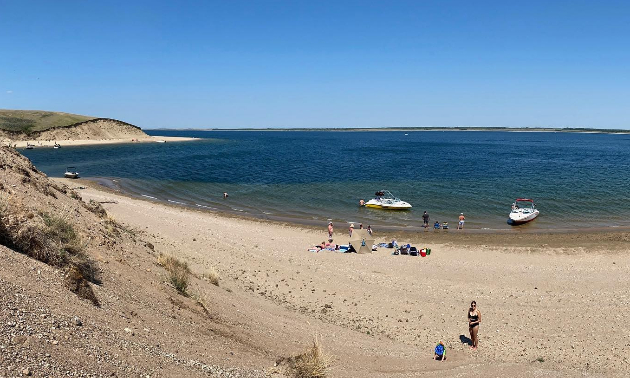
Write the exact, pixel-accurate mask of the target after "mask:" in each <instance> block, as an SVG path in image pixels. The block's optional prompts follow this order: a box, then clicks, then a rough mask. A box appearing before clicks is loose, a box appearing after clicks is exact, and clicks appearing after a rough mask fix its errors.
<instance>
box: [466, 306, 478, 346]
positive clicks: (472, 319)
mask: <svg viewBox="0 0 630 378" xmlns="http://www.w3.org/2000/svg"><path fill="white" fill-rule="evenodd" d="M479 323H481V311H479V310H478V309H477V302H476V301H472V302H471V303H470V308H469V309H468V332H470V340H471V343H472V345H471V346H470V347H471V348H473V349H477V346H478V345H479V336H478V334H477V333H478V332H479Z"/></svg>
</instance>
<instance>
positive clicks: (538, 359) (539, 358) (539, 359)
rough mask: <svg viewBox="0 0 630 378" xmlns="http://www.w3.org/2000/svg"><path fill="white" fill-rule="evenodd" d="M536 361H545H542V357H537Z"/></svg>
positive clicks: (543, 360)
mask: <svg viewBox="0 0 630 378" xmlns="http://www.w3.org/2000/svg"><path fill="white" fill-rule="evenodd" d="M536 361H538V362H545V359H544V358H543V357H538V358H537V359H536Z"/></svg>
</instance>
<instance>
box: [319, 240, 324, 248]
mask: <svg viewBox="0 0 630 378" xmlns="http://www.w3.org/2000/svg"><path fill="white" fill-rule="evenodd" d="M319 248H320V249H326V241H323V242H322V244H320V245H319Z"/></svg>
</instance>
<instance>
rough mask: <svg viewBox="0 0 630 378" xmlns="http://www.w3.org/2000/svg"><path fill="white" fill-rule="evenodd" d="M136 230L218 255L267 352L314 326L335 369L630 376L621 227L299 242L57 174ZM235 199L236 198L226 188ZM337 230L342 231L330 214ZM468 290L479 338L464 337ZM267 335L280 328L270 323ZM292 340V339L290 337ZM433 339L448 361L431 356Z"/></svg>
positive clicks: (193, 260) (315, 237) (203, 257)
mask: <svg viewBox="0 0 630 378" xmlns="http://www.w3.org/2000/svg"><path fill="white" fill-rule="evenodd" d="M62 181H63V182H65V183H66V184H68V185H69V186H70V187H71V188H77V187H85V188H84V189H80V190H78V191H79V193H80V194H81V196H82V197H83V199H84V200H86V201H87V200H90V199H93V200H96V201H99V202H103V206H104V207H105V208H106V210H107V212H108V214H109V215H110V216H111V217H113V218H114V219H116V220H117V221H119V222H122V223H124V224H126V225H128V226H129V227H132V228H134V229H136V230H139V231H141V232H142V233H143V234H145V237H146V238H148V239H149V240H150V241H151V243H153V244H154V245H155V248H156V250H158V251H160V252H164V253H168V254H173V255H175V256H177V257H179V258H181V259H183V260H185V261H187V262H188V263H189V264H190V265H191V267H192V269H193V271H194V272H195V273H197V274H199V275H202V274H203V272H205V271H207V270H208V269H211V268H215V269H216V270H217V271H218V272H219V274H220V275H221V277H222V283H221V285H222V287H225V288H228V289H229V290H230V291H232V292H233V293H234V294H238V295H236V298H237V299H236V301H237V302H235V303H234V306H237V307H238V308H239V309H240V311H242V312H243V314H242V315H243V316H244V317H245V318H246V319H250V320H249V321H251V322H254V323H255V325H256V328H257V329H259V330H260V332H259V333H256V335H255V336H252V335H249V334H248V337H251V340H250V342H251V343H253V344H256V345H260V346H261V348H263V349H266V350H268V351H270V352H271V354H276V355H286V354H287V353H289V354H290V353H291V351H292V345H294V343H296V342H308V340H309V339H310V338H311V337H312V335H313V334H318V335H320V338H321V340H322V343H323V345H324V347H325V349H326V351H327V352H329V353H330V354H331V355H333V356H334V363H333V369H332V374H331V376H334V377H337V376H339V377H341V376H343V377H360V376H363V377H368V376H370V377H371V376H388V377H393V376H396V377H402V376H420V375H423V376H425V375H426V376H438V375H439V376H443V377H444V376H445V377H460V376H496V377H500V376H513V377H529V376H549V377H560V376H569V377H572V376H575V377H578V376H580V377H582V376H588V377H591V376H592V377H599V376H602V377H604V376H606V377H609V376H620V377H621V376H627V374H628V372H629V371H630V344H629V343H628V337H629V336H630V328H629V327H628V324H630V313H628V311H626V309H627V308H628V305H629V304H630V298H629V296H628V293H627V290H628V288H629V287H630V263H629V262H628V259H627V255H628V252H630V248H629V246H630V243H629V240H630V234H629V233H628V232H627V231H619V232H609V231H607V232H589V233H578V234H576V233H558V234H542V235H538V234H524V235H504V234H475V233H467V232H458V231H457V230H449V231H448V232H433V231H429V232H422V231H421V232H418V233H407V234H397V235H393V234H383V233H379V231H378V230H375V237H376V242H377V243H378V242H384V241H389V240H391V239H392V238H393V237H396V238H397V239H398V241H399V242H409V243H411V244H412V245H416V246H418V247H429V248H431V250H432V254H431V255H430V256H427V257H424V258H423V257H410V256H393V255H391V252H392V250H391V249H383V248H381V249H379V250H378V251H376V252H374V253H372V254H362V255H357V254H341V253H335V252H320V253H311V252H307V248H308V247H310V246H312V245H315V244H319V243H320V242H321V241H322V240H324V239H325V237H326V233H325V225H322V227H321V229H316V228H307V227H304V226H299V227H298V226H294V225H289V224H281V223H271V222H264V221H259V220H250V219H241V218H238V217H233V216H222V215H221V214H216V213H210V212H199V211H194V210H188V209H183V208H178V207H173V206H167V205H164V204H160V203H156V202H151V201H145V200H138V199H132V198H128V197H125V196H122V195H120V194H117V193H114V192H111V191H105V190H103V189H101V188H99V187H98V185H97V184H90V183H88V184H85V183H84V182H81V183H79V182H76V181H68V180H62ZM228 200H229V201H232V200H233V199H232V198H230V199H228ZM334 238H335V241H336V242H338V243H340V244H346V243H347V241H348V235H347V233H346V228H345V226H343V225H337V229H336V231H335V234H334ZM471 300H476V301H477V303H478V306H479V310H480V311H481V312H482V314H483V320H482V324H481V327H480V331H479V336H480V347H479V349H478V350H474V351H473V350H471V349H470V348H469V346H468V341H469V340H468V336H469V335H468V327H467V320H466V311H467V309H468V306H469V304H470V301H471ZM270 335H276V337H270ZM287 340H290V342H286V341H287ZM440 340H442V341H443V342H444V343H445V344H446V346H447V349H448V353H449V361H447V362H445V363H436V362H434V361H432V360H431V358H432V350H433V347H434V346H435V344H436V343H437V342H438V341H440Z"/></svg>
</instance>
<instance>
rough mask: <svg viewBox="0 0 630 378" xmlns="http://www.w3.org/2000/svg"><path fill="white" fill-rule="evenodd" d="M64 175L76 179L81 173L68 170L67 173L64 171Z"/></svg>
mask: <svg viewBox="0 0 630 378" xmlns="http://www.w3.org/2000/svg"><path fill="white" fill-rule="evenodd" d="M63 177H65V178H70V179H76V178H79V174H78V173H71V172H66V173H64V175H63Z"/></svg>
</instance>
